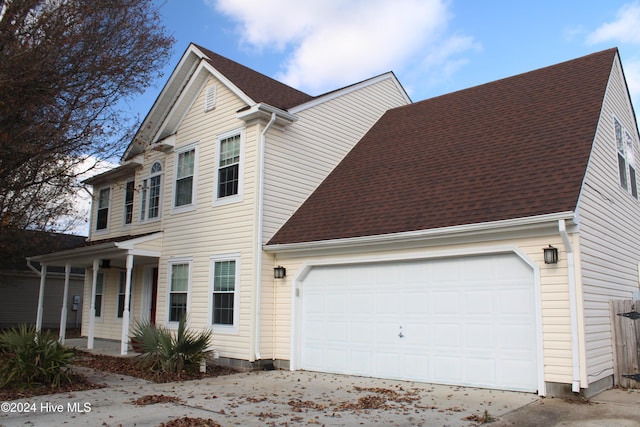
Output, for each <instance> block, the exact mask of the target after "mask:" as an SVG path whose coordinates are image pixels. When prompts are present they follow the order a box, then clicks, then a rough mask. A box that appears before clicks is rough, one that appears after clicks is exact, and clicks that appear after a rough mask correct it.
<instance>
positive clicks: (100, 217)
mask: <svg viewBox="0 0 640 427" xmlns="http://www.w3.org/2000/svg"><path fill="white" fill-rule="evenodd" d="M97 202H98V203H97V205H98V206H97V210H96V231H103V230H107V228H108V226H109V205H110V204H111V187H106V188H102V189H100V191H98V200H97Z"/></svg>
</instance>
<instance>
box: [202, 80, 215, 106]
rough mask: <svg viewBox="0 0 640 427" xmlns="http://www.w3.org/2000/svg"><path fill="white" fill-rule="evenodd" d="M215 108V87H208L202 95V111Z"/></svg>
mask: <svg viewBox="0 0 640 427" xmlns="http://www.w3.org/2000/svg"><path fill="white" fill-rule="evenodd" d="M214 108H216V85H213V86H209V87H208V88H207V92H206V93H205V94H204V111H211V110H213V109H214Z"/></svg>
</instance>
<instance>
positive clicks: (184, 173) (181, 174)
mask: <svg viewBox="0 0 640 427" xmlns="http://www.w3.org/2000/svg"><path fill="white" fill-rule="evenodd" d="M195 158H196V149H195V148H192V149H190V150H188V151H183V152H182V153H178V154H177V158H176V188H175V200H174V206H176V207H179V206H186V205H190V204H192V203H193V192H194V189H195V186H194V178H195Z"/></svg>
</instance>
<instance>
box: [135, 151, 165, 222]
mask: <svg viewBox="0 0 640 427" xmlns="http://www.w3.org/2000/svg"><path fill="white" fill-rule="evenodd" d="M156 164H157V165H159V166H160V171H159V172H153V167H154V166H155V165H156ZM163 176H164V165H163V164H162V162H161V161H160V160H156V161H154V162H153V163H152V164H151V168H150V169H149V174H148V175H147V176H146V177H145V178H144V179H143V180H142V185H141V187H140V222H153V221H159V220H160V218H161V217H162V203H163V197H162V193H163V191H162V190H163V188H162V187H163V180H162V177H163ZM154 178H158V179H159V180H160V182H159V184H158V186H159V188H160V190H159V192H158V215H157V216H154V217H152V218H150V217H149V211H150V209H151V180H152V179H154Z"/></svg>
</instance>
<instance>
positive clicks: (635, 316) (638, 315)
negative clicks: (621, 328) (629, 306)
mask: <svg viewBox="0 0 640 427" xmlns="http://www.w3.org/2000/svg"><path fill="white" fill-rule="evenodd" d="M618 316H623V317H628V318H629V319H631V320H638V319H640V313H638V312H637V311H630V312H628V313H618Z"/></svg>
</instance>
